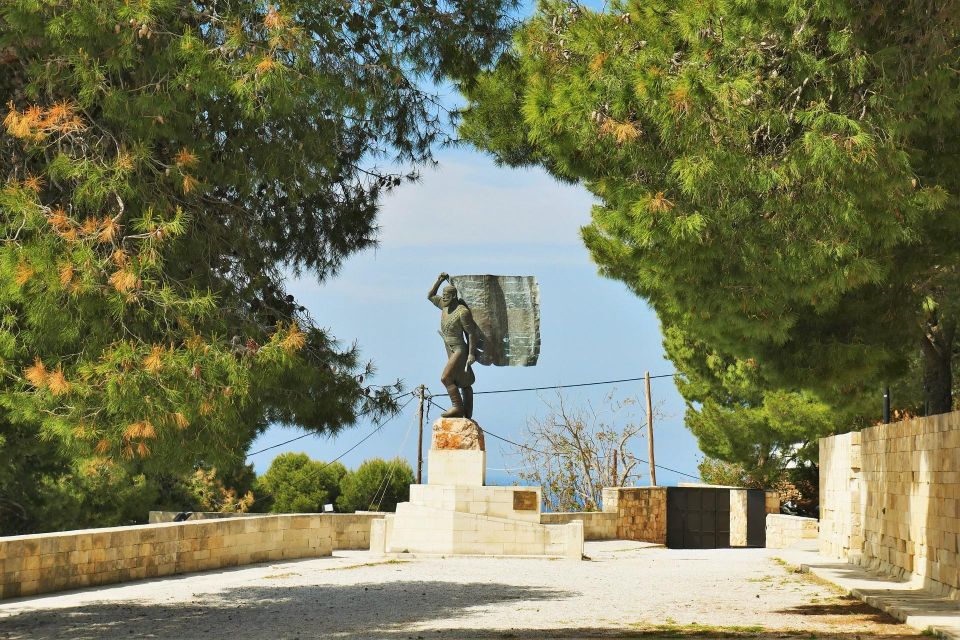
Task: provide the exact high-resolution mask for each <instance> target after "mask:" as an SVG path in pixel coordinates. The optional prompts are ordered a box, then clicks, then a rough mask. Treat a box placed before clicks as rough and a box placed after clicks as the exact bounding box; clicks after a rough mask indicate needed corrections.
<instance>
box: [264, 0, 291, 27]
mask: <svg viewBox="0 0 960 640" xmlns="http://www.w3.org/2000/svg"><path fill="white" fill-rule="evenodd" d="M286 24H287V18H286V17H284V16H283V14H281V13H280V12H279V11H277V7H276V6H274V5H272V4H271V5H270V6H268V7H267V15H265V16H263V26H265V27H266V28H267V29H282V28H283V27H285V26H286Z"/></svg>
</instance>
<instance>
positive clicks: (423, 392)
mask: <svg viewBox="0 0 960 640" xmlns="http://www.w3.org/2000/svg"><path fill="white" fill-rule="evenodd" d="M418 391H419V392H420V406H419V407H418V408H417V415H418V416H419V418H420V435H419V436H418V437H417V484H423V400H424V395H426V392H427V388H426V387H425V386H424V385H420V388H419V389H418Z"/></svg>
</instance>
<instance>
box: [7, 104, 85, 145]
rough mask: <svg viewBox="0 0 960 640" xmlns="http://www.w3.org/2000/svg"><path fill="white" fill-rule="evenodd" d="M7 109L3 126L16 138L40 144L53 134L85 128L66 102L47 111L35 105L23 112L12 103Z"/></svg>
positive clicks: (72, 107)
mask: <svg viewBox="0 0 960 640" xmlns="http://www.w3.org/2000/svg"><path fill="white" fill-rule="evenodd" d="M7 108H8V111H7V115H6V116H5V117H4V119H3V126H4V128H5V129H6V130H7V133H9V134H10V135H11V136H13V137H14V138H20V139H23V140H32V141H34V142H39V141H41V140H43V139H44V138H46V137H48V136H50V135H51V134H53V133H60V134H67V133H72V132H75V131H82V130H83V129H84V128H85V125H84V124H83V121H82V120H81V119H80V118H79V117H78V116H77V115H76V110H75V108H74V106H73V105H72V104H70V103H69V102H66V101H64V102H56V103H54V104H53V105H52V106H51V107H49V108H47V109H44V108H43V107H41V106H38V105H34V106H31V107H29V108H28V109H27V110H26V111H22V112H21V111H18V110H17V109H16V107H14V105H13V101H10V102H8V103H7Z"/></svg>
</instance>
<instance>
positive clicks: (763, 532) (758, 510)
mask: <svg viewBox="0 0 960 640" xmlns="http://www.w3.org/2000/svg"><path fill="white" fill-rule="evenodd" d="M747 546H748V547H765V546H767V500H766V493H765V492H764V491H763V489H748V490H747Z"/></svg>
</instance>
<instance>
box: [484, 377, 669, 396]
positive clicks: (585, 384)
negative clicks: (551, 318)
mask: <svg viewBox="0 0 960 640" xmlns="http://www.w3.org/2000/svg"><path fill="white" fill-rule="evenodd" d="M675 375H677V374H675V373H664V374H661V375H658V376H650V379H651V380H655V379H657V378H672V377H673V376H675ZM643 379H644V377H643V376H641V377H639V378H623V379H621V380H600V381H598V382H580V383H577V384H555V385H553V386H552V387H525V388H522V389H495V390H492V391H474V392H473V395H475V396H478V395H481V394H486V393H516V392H518V391H552V390H553V389H573V388H575V387H594V386H597V385H601V384H618V383H621V382H640V381H641V380H643Z"/></svg>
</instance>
